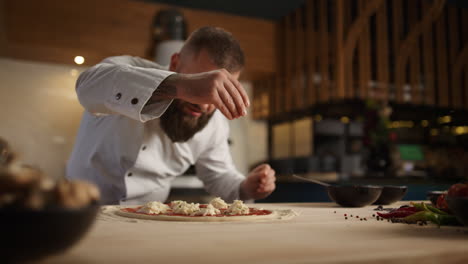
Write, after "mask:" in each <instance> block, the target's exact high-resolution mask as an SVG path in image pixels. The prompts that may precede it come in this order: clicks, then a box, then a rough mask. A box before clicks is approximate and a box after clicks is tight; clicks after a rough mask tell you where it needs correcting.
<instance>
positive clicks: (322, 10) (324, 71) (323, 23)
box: [317, 0, 331, 103]
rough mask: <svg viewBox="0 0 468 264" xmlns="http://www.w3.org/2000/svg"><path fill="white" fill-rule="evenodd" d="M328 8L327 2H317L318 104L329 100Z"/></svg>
mask: <svg viewBox="0 0 468 264" xmlns="http://www.w3.org/2000/svg"><path fill="white" fill-rule="evenodd" d="M327 13H328V6H327V0H318V18H319V22H318V23H319V32H318V36H321V37H320V38H318V39H317V41H318V42H320V58H319V62H320V66H319V67H320V89H319V92H318V98H319V102H320V103H324V102H327V101H328V100H329V99H330V93H331V91H330V85H329V75H330V74H329V61H330V60H329V56H328V55H329V51H328V49H329V47H328V45H329V40H328V39H329V36H330V35H329V33H328V16H327Z"/></svg>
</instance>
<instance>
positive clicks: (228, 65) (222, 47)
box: [181, 27, 244, 73]
mask: <svg viewBox="0 0 468 264" xmlns="http://www.w3.org/2000/svg"><path fill="white" fill-rule="evenodd" d="M202 49H205V50H206V51H207V52H208V54H209V55H210V57H211V59H212V60H213V62H214V63H215V65H216V66H218V67H220V68H225V69H226V70H228V71H229V72H231V73H232V72H237V71H241V70H242V68H244V52H243V51H242V48H241V47H240V44H239V42H238V41H237V40H236V39H235V38H234V36H233V35H232V34H231V33H229V32H227V31H226V30H224V29H222V28H219V27H201V28H199V29H197V30H195V31H194V32H193V33H192V34H191V35H190V36H189V38H188V40H187V41H186V42H185V45H184V47H183V48H182V50H181V53H183V52H185V51H189V52H193V53H194V54H198V53H199V52H200V51H201V50H202Z"/></svg>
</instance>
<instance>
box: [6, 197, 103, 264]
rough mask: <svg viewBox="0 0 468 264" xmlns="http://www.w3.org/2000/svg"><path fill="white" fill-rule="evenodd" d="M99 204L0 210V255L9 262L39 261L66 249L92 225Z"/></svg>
mask: <svg viewBox="0 0 468 264" xmlns="http://www.w3.org/2000/svg"><path fill="white" fill-rule="evenodd" d="M98 211H99V205H97V204H93V205H90V206H87V207H84V208H81V209H64V208H49V209H44V210H31V209H19V208H17V209H15V208H2V209H0V234H1V235H0V251H2V253H1V258H2V259H4V260H6V262H7V263H10V262H23V261H29V260H39V259H41V258H44V257H46V256H49V255H53V254H57V253H60V252H63V251H65V250H66V249H68V248H69V247H71V246H72V245H73V244H75V243H76V242H78V241H79V240H80V239H81V238H82V237H83V235H84V234H85V233H86V231H88V229H89V228H90V227H91V225H92V224H93V222H94V220H95V218H96V215H97V213H98Z"/></svg>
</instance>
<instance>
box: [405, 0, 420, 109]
mask: <svg viewBox="0 0 468 264" xmlns="http://www.w3.org/2000/svg"><path fill="white" fill-rule="evenodd" d="M406 3H407V4H408V24H409V27H410V28H413V27H415V26H417V24H418V23H419V17H418V10H419V7H418V3H419V2H418V1H407V2H406ZM419 43H420V40H419V37H417V38H416V39H415V43H414V44H413V45H415V46H416V47H415V48H413V49H412V51H411V56H410V59H409V64H410V76H409V82H410V87H411V93H410V94H411V103H413V104H421V101H422V100H421V94H420V92H421V91H420V87H419V86H420V82H419V80H420V76H421V70H420V67H421V58H420V49H419Z"/></svg>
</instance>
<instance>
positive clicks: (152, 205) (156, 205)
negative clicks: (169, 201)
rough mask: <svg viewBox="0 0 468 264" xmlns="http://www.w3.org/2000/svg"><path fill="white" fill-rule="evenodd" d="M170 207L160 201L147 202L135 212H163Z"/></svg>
mask: <svg viewBox="0 0 468 264" xmlns="http://www.w3.org/2000/svg"><path fill="white" fill-rule="evenodd" d="M169 209H170V207H169V206H168V205H166V204H163V203H161V202H148V203H147V204H145V205H144V206H143V207H141V208H140V209H138V211H137V212H139V213H145V214H164V213H166V212H167V211H169Z"/></svg>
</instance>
